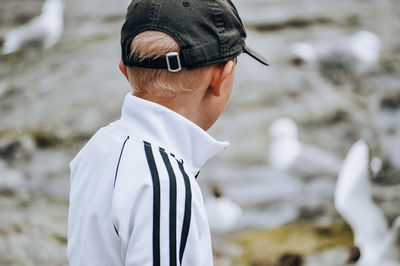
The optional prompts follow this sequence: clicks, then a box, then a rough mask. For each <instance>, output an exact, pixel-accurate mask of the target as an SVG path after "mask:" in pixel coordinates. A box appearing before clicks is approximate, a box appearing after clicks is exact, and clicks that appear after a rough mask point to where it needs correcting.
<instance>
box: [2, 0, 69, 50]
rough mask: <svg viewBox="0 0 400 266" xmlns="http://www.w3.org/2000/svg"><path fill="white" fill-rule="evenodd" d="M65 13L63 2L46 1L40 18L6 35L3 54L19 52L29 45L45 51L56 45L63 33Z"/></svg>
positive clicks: (55, 0) (60, 0)
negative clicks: (40, 47) (38, 46)
mask: <svg viewBox="0 0 400 266" xmlns="http://www.w3.org/2000/svg"><path fill="white" fill-rule="evenodd" d="M63 12H64V3H63V0H46V1H45V2H44V4H43V6H42V14H41V15H40V16H38V17H36V18H34V19H33V20H31V21H30V22H28V23H27V24H25V25H22V26H20V27H18V28H16V29H13V30H11V31H9V32H8V33H7V34H6V35H5V37H4V43H3V48H2V54H3V55H7V54H11V53H14V52H17V51H19V50H21V49H22V48H23V47H25V46H27V45H29V44H35V45H40V46H42V47H43V48H45V49H47V48H50V47H52V46H53V45H55V44H56V43H57V42H58V41H59V40H60V38H61V35H62V31H63V25H64V22H63V20H64V15H63Z"/></svg>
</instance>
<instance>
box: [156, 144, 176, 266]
mask: <svg viewBox="0 0 400 266" xmlns="http://www.w3.org/2000/svg"><path fill="white" fill-rule="evenodd" d="M160 154H161V157H162V158H163V161H164V164H165V167H166V168H167V171H168V176H169V265H170V266H176V261H177V258H176V198H177V196H176V177H175V173H174V170H173V169H172V166H171V162H170V160H169V158H168V155H167V154H166V153H165V150H164V149H163V148H160Z"/></svg>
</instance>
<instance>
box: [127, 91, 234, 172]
mask: <svg viewBox="0 0 400 266" xmlns="http://www.w3.org/2000/svg"><path fill="white" fill-rule="evenodd" d="M121 121H122V122H125V121H126V122H127V123H126V125H124V126H127V127H128V130H129V134H131V133H132V134H133V136H132V137H139V138H141V139H143V140H145V141H148V142H150V143H153V144H154V145H158V146H160V147H163V148H165V149H166V150H167V151H169V152H172V153H174V154H175V155H176V156H177V157H180V158H182V159H183V161H184V163H185V165H188V164H189V165H190V166H191V168H192V170H193V171H194V172H197V171H198V170H199V169H200V167H201V166H203V164H205V163H206V161H208V160H209V159H210V158H211V157H213V156H214V155H216V154H217V153H218V152H220V151H222V150H224V149H226V148H227V147H228V145H229V143H228V142H220V141H217V140H215V139H214V138H213V137H211V136H210V135H209V134H208V133H207V132H206V131H204V130H203V129H202V128H200V127H199V126H198V125H196V124H195V123H193V122H192V121H190V120H189V119H187V118H185V117H183V116H181V115H180V114H178V113H176V112H174V111H172V110H170V109H168V108H166V107H164V106H162V105H159V104H157V103H154V102H151V101H148V100H144V99H142V98H139V97H136V96H134V95H132V94H131V93H129V94H128V95H127V96H126V97H125V102H124V104H123V107H122V116H121ZM124 124H125V123H124Z"/></svg>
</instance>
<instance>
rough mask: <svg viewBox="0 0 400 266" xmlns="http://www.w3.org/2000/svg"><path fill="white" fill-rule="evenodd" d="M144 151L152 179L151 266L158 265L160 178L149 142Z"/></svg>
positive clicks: (145, 144)
mask: <svg viewBox="0 0 400 266" xmlns="http://www.w3.org/2000/svg"><path fill="white" fill-rule="evenodd" d="M144 151H145V153H146V159H147V163H148V164H149V168H150V173H151V178H152V180H153V266H160V210H161V209H160V179H159V176H158V171H157V167H156V163H155V160H154V156H153V151H152V149H151V144H150V143H148V142H146V141H144Z"/></svg>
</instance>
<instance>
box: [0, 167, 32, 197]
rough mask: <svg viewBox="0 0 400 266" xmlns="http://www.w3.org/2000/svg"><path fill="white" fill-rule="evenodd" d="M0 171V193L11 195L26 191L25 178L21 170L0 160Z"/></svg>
mask: <svg viewBox="0 0 400 266" xmlns="http://www.w3.org/2000/svg"><path fill="white" fill-rule="evenodd" d="M0 173H1V174H0V195H4V196H8V197H11V196H16V195H18V194H19V193H22V192H25V191H26V189H27V180H26V179H25V178H24V174H23V173H22V172H21V171H18V170H17V169H12V168H10V167H8V166H7V165H6V163H5V162H4V161H2V160H0Z"/></svg>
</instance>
